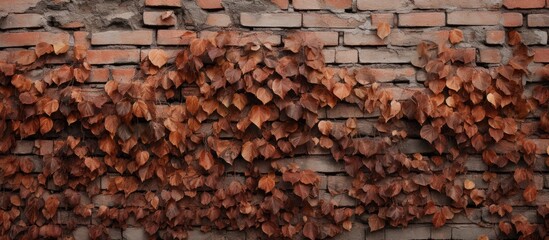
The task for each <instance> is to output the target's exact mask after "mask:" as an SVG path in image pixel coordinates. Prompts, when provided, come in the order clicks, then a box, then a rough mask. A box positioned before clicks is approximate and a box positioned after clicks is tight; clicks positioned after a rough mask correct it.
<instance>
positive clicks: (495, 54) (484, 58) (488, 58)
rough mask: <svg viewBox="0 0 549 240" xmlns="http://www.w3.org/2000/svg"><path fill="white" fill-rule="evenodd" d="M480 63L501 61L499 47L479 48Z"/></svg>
mask: <svg viewBox="0 0 549 240" xmlns="http://www.w3.org/2000/svg"><path fill="white" fill-rule="evenodd" d="M480 62H481V63H501V52H500V50H499V49H481V50H480Z"/></svg>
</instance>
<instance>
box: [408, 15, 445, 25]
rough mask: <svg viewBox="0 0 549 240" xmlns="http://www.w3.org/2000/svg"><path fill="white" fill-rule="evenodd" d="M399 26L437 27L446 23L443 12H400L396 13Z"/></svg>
mask: <svg viewBox="0 0 549 240" xmlns="http://www.w3.org/2000/svg"><path fill="white" fill-rule="evenodd" d="M398 25H399V26H401V27H437V26H444V25H446V15H445V14H444V13H443V12H421V13H401V14H399V15H398Z"/></svg>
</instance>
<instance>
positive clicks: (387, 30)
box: [377, 22, 391, 39]
mask: <svg viewBox="0 0 549 240" xmlns="http://www.w3.org/2000/svg"><path fill="white" fill-rule="evenodd" d="M389 34H391V26H390V25H389V24H387V23H386V22H381V23H379V24H378V25H377V36H378V37H379V38H381V39H385V38H386V37H387V36H389Z"/></svg>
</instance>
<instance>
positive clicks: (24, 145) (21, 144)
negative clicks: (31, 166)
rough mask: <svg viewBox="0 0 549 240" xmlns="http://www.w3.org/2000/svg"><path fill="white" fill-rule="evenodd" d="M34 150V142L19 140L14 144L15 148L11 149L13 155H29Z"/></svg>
mask: <svg viewBox="0 0 549 240" xmlns="http://www.w3.org/2000/svg"><path fill="white" fill-rule="evenodd" d="M33 149H34V141H28V140H19V141H16V142H15V147H14V148H12V149H11V153H13V154H31V153H32V152H33Z"/></svg>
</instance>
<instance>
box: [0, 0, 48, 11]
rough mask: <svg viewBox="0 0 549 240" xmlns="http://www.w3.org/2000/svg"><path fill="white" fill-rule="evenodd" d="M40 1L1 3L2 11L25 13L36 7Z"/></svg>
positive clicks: (20, 0)
mask: <svg viewBox="0 0 549 240" xmlns="http://www.w3.org/2000/svg"><path fill="white" fill-rule="evenodd" d="M39 2H40V0H18V1H0V9H2V12H8V13H11V12H14V13H20V12H25V11H26V10H27V9H29V8H31V7H35V6H36V5H37V4H38V3H39Z"/></svg>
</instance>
